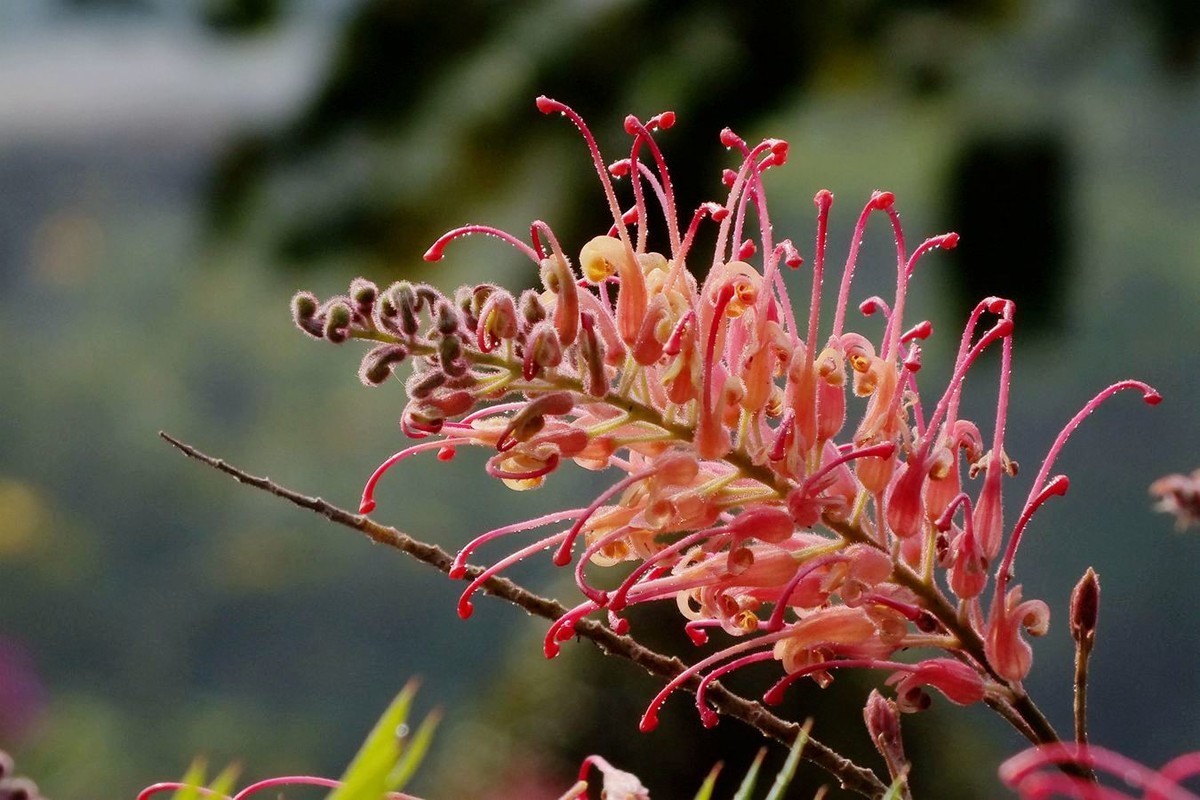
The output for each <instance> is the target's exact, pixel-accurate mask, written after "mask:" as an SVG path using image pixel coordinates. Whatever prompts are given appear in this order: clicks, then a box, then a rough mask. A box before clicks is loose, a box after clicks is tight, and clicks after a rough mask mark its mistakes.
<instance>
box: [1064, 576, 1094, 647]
mask: <svg viewBox="0 0 1200 800" xmlns="http://www.w3.org/2000/svg"><path fill="white" fill-rule="evenodd" d="M1070 609H1071V610H1070V613H1071V620H1070V622H1071V638H1072V639H1074V640H1075V641H1076V643H1078V644H1083V643H1084V642H1089V643H1090V642H1091V641H1092V639H1094V638H1095V636H1096V622H1097V619H1098V618H1099V616H1100V576H1098V575H1097V574H1096V571H1095V570H1093V569H1092V568H1091V567H1088V568H1087V572H1085V573H1083V577H1082V578H1080V579H1079V583H1077V584H1076V585H1075V589H1074V590H1073V591H1072V592H1071V607H1070Z"/></svg>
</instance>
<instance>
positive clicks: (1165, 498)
mask: <svg viewBox="0 0 1200 800" xmlns="http://www.w3.org/2000/svg"><path fill="white" fill-rule="evenodd" d="M1150 494H1151V495H1153V496H1154V497H1156V498H1158V503H1157V504H1156V505H1155V506H1154V507H1155V508H1156V509H1157V510H1159V511H1165V512H1166V513H1168V514H1173V515H1174V516H1175V527H1176V528H1178V529H1179V530H1183V529H1184V528H1190V527H1191V526H1192V525H1194V524H1195V523H1197V522H1200V469H1198V470H1195V471H1193V472H1192V473H1191V474H1190V475H1179V474H1175V475H1166V476H1164V477H1162V478H1159V479H1158V480H1156V481H1155V482H1154V483H1152V484H1150Z"/></svg>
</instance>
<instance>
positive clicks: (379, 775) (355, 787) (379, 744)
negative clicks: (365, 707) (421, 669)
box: [327, 680, 424, 800]
mask: <svg viewBox="0 0 1200 800" xmlns="http://www.w3.org/2000/svg"><path fill="white" fill-rule="evenodd" d="M416 693H417V681H415V680H413V681H409V682H408V683H407V684H406V685H405V687H404V688H403V689H401V690H400V694H398V695H396V699H395V700H393V701H392V704H391V705H390V706H388V708H387V710H386V711H384V712H383V716H382V717H380V718H379V721H378V722H376V723H375V727H374V728H372V729H371V732H370V733H369V734H368V735H367V739H366V741H365V742H363V745H362V747H361V748H359V751H358V754H357V755H355V756H354V760H353V761H351V762H350V766H349V767H347V768H346V772H345V774H344V775H342V785H341V786H339V787H338V788H337V789H334V790H333V792H332V793H330V795H329V797H328V798H327V800H379V798H381V797H382V796H383V795H384V794H386V793H387V792H388V791H389V789H388V783H389V780H388V779H389V777H390V776H391V774H392V771H393V770H394V769H395V768H396V762H397V761H398V760H399V759H400V753H401V749H402V748H403V744H402V742H401V738H400V732H401V731H402V730H403V726H404V723H405V720H407V719H408V713H409V711H410V710H411V709H412V701H413V696H414V695H416ZM422 727H424V725H422Z"/></svg>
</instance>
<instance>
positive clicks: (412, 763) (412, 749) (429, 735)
mask: <svg viewBox="0 0 1200 800" xmlns="http://www.w3.org/2000/svg"><path fill="white" fill-rule="evenodd" d="M441 719H442V715H441V712H439V711H437V710H434V711H431V712H430V713H429V715H428V716H426V717H425V719H423V720H421V725H420V727H418V728H417V732H416V734H414V735H413V737H412V740H411V741H410V742H409V743H408V747H406V748H404V753H403V755H402V756H401V757H400V760H399V761H398V762H397V763H396V766H395V767H393V768H392V771H391V773H390V774H389V775H388V786H387V788H388V791H389V792H398V791H400V790H401V789H403V788H404V786H405V785H406V784H407V783H408V782H409V781H410V780H411V779H412V776H413V773H415V772H416V771H417V767H419V766H420V765H421V760H422V759H424V758H425V753H426V752H428V750H429V743H430V742H431V741H433V732H434V730H435V729H436V728H437V726H438V722H440V721H441Z"/></svg>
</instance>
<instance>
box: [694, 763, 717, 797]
mask: <svg viewBox="0 0 1200 800" xmlns="http://www.w3.org/2000/svg"><path fill="white" fill-rule="evenodd" d="M720 774H721V762H720V761H718V762H717V763H716V764H714V765H713V768H712V769H710V770H709V771H708V777H707V778H705V779H704V783H702V784H700V791H698V792H696V798H695V800H712V793H713V789H714V788H715V787H716V785H717V776H718V775H720Z"/></svg>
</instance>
